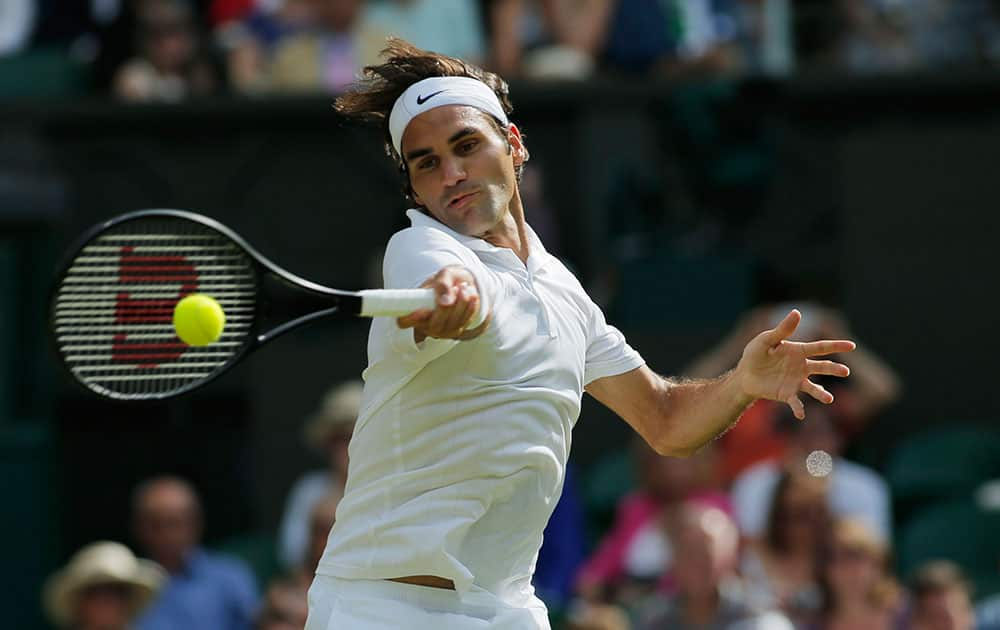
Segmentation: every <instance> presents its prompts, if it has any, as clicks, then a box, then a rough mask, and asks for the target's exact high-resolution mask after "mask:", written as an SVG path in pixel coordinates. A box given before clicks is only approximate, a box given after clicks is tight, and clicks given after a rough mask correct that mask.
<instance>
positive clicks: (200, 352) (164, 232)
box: [49, 210, 260, 401]
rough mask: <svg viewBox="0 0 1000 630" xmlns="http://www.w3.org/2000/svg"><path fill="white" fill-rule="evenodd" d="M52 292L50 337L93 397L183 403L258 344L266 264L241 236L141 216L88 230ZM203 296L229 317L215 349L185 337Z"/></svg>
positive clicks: (166, 216)
mask: <svg viewBox="0 0 1000 630" xmlns="http://www.w3.org/2000/svg"><path fill="white" fill-rule="evenodd" d="M70 251H71V254H70V255H69V256H68V257H67V260H66V262H65V263H64V265H63V266H62V268H61V270H60V272H59V274H58V276H57V279H56V282H55V284H54V286H53V289H52V294H51V301H50V314H49V318H50V322H49V323H50V326H49V329H50V334H51V337H52V341H53V345H54V347H55V348H56V352H57V354H58V357H59V360H60V362H61V364H62V365H63V366H64V367H65V368H66V370H67V372H68V373H69V374H70V375H71V376H72V377H73V379H74V380H75V381H76V382H77V383H79V384H80V385H81V386H83V387H84V388H85V389H87V390H89V391H91V392H93V393H95V394H98V395H100V396H103V397H105V398H111V399H114V400H123V401H148V400H161V399H165V398H171V397H174V396H179V395H181V394H184V393H186V392H189V391H191V390H193V389H196V388H198V387H200V386H202V385H205V384H206V383H208V382H210V381H212V380H214V379H215V378H217V377H218V376H219V375H221V374H222V373H224V372H225V371H226V370H228V369H229V368H230V367H231V366H233V365H234V364H236V363H237V362H239V361H240V360H241V359H242V358H243V356H245V355H246V354H247V353H248V352H249V351H250V350H252V349H253V348H254V347H255V345H256V339H257V332H258V328H259V325H260V324H259V322H260V305H259V299H258V286H259V282H260V271H259V263H258V261H257V260H256V259H255V257H254V256H253V255H252V254H251V252H252V250H251V249H250V248H249V246H248V245H247V244H246V243H245V241H243V239H242V238H240V237H239V236H238V235H237V234H235V233H234V232H232V231H231V230H230V229H228V228H227V227H225V226H224V225H222V224H221V223H218V222H217V221H214V220H212V219H209V218H208V217H204V216H201V215H199V214H195V213H193V212H186V211H183V210H140V211H137V212H131V213H128V214H125V215H122V216H119V217H116V218H114V219H111V220H109V221H106V222H104V223H101V224H99V225H97V226H95V227H94V228H92V229H91V230H90V231H89V232H87V233H86V234H85V235H84V236H83V237H81V239H80V240H79V241H78V242H77V243H76V245H75V246H74V247H73V248H72V249H71V250H70ZM193 293H202V294H206V295H209V296H211V297H213V298H214V299H216V300H217V301H218V302H219V304H220V305H221V306H222V309H223V311H224V312H225V314H226V324H225V328H224V330H223V332H222V336H221V337H220V339H219V340H218V341H216V342H215V343H212V344H209V345H207V346H200V347H195V346H189V345H187V344H185V343H184V342H183V341H181V340H180V339H179V338H178V337H177V333H176V332H175V330H174V327H173V312H174V307H175V306H176V304H177V302H178V301H180V300H181V299H182V298H183V297H185V296H187V295H190V294H193Z"/></svg>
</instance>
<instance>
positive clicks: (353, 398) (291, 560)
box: [278, 381, 363, 570]
mask: <svg viewBox="0 0 1000 630" xmlns="http://www.w3.org/2000/svg"><path fill="white" fill-rule="evenodd" d="M362 388H363V385H362V384H361V382H360V381H346V382H344V383H340V384H339V385H336V386H334V387H332V388H331V389H330V390H329V391H327V392H326V394H325V395H324V396H323V400H322V402H321V403H320V406H319V409H318V410H317V411H316V412H315V413H314V414H313V415H312V416H311V417H310V418H309V420H308V421H307V422H306V425H305V430H304V436H305V439H306V442H307V443H308V444H309V445H310V446H312V447H313V448H315V449H316V450H318V451H321V452H323V453H324V454H325V455H326V458H327V468H325V469H323V470H315V471H312V472H309V473H306V474H304V475H303V476H302V477H300V478H299V480H298V481H296V482H295V484H294V485H293V486H292V489H291V491H290V492H289V493H288V500H287V502H286V503H285V511H284V514H283V515H282V517H281V525H280V528H279V534H278V559H279V560H280V561H281V564H282V566H284V567H285V569H287V570H292V569H294V568H295V567H298V566H300V565H301V564H302V563H303V562H304V561H305V558H306V553H307V547H308V541H309V514H310V511H311V510H312V508H313V506H314V505H316V503H317V502H318V501H319V500H320V499H322V498H323V497H325V496H327V495H329V494H331V493H336V492H343V490H344V484H346V483H347V463H348V452H347V447H348V444H349V443H350V441H351V435H352V434H353V433H354V422H355V421H356V420H357V419H358V410H359V409H360V408H361V391H362Z"/></svg>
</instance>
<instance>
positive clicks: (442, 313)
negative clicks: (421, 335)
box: [425, 305, 455, 338]
mask: <svg viewBox="0 0 1000 630" xmlns="http://www.w3.org/2000/svg"><path fill="white" fill-rule="evenodd" d="M454 308H455V307H454V305H451V306H438V307H437V308H436V309H434V312H433V313H431V316H430V317H429V318H428V319H427V323H426V324H425V328H426V330H427V335H428V336H431V337H437V338H441V336H442V333H443V332H444V331H445V327H446V324H447V321H448V317H450V316H451V313H452V311H453V310H454Z"/></svg>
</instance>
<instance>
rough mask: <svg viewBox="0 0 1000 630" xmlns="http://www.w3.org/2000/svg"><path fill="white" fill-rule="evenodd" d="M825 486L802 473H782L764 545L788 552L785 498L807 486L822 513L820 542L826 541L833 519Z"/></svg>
mask: <svg viewBox="0 0 1000 630" xmlns="http://www.w3.org/2000/svg"><path fill="white" fill-rule="evenodd" d="M823 485H824V484H823V482H822V481H821V480H819V479H815V478H812V477H805V476H803V475H802V474H800V473H794V472H791V471H788V470H785V471H783V472H782V474H781V477H779V478H778V483H777V484H776V485H775V488H774V493H773V494H772V495H771V506H770V508H769V509H768V517H767V526H766V529H765V531H764V543H765V544H766V545H767V547H768V548H770V549H771V550H773V551H777V552H778V553H785V552H787V551H788V548H789V545H788V522H787V520H788V519H787V516H788V515H787V514H786V513H785V510H786V508H785V496H786V495H787V494H788V493H789V492H790V491H791V490H792V489H794V488H796V487H797V486H805V487H806V488H808V489H809V491H810V492H811V493H813V494H814V496H813V497H812V499H813V500H815V501H816V507H817V509H819V510H820V512H821V514H820V522H819V523H818V524H817V525H819V527H821V528H822V530H823V531H822V532H819V540H820V541H822V540H824V538H825V533H826V530H828V528H829V527H830V522H831V519H830V514H829V509H828V508H827V505H826V500H825V492H826V491H825V490H824V489H821V488H822V487H823ZM819 551H821V550H820V549H819V548H817V552H819Z"/></svg>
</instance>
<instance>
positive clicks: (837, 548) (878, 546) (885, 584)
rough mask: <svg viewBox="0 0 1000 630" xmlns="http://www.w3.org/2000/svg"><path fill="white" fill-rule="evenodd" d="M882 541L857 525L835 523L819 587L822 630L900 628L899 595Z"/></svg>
mask: <svg viewBox="0 0 1000 630" xmlns="http://www.w3.org/2000/svg"><path fill="white" fill-rule="evenodd" d="M888 561H889V554H888V549H887V547H886V545H885V542H884V541H881V540H879V538H878V537H877V536H875V535H874V534H873V533H872V531H871V530H870V529H869V528H868V527H867V526H866V525H864V524H863V523H861V522H859V521H854V520H849V519H843V520H839V521H836V522H835V523H834V525H833V530H832V532H831V540H830V544H829V545H828V548H827V549H826V556H825V558H824V561H823V562H821V563H820V569H821V572H820V575H819V579H818V581H819V584H820V588H821V589H822V592H823V613H822V620H821V622H820V624H819V626H818V627H819V628H822V630H862V629H863V630H890V629H892V628H899V627H900V621H901V619H900V603H901V601H900V600H901V597H900V595H901V594H900V590H899V588H898V586H897V584H896V581H895V579H893V577H892V575H891V574H890V573H889V568H888Z"/></svg>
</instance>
